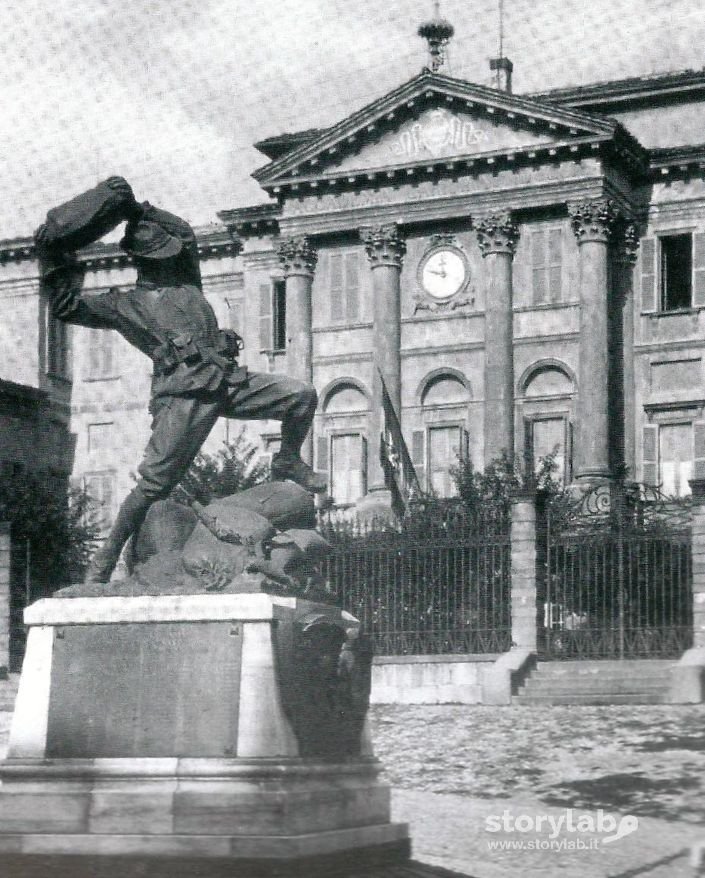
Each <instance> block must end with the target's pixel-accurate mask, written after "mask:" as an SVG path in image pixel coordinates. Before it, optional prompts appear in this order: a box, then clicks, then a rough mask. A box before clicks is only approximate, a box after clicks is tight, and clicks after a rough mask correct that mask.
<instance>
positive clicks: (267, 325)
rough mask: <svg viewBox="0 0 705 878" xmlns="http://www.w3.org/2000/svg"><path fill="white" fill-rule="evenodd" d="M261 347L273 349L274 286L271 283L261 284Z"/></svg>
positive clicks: (262, 349) (262, 348)
mask: <svg viewBox="0 0 705 878" xmlns="http://www.w3.org/2000/svg"><path fill="white" fill-rule="evenodd" d="M259 348H260V350H261V351H271V349H272V288H271V286H270V284H260V286H259Z"/></svg>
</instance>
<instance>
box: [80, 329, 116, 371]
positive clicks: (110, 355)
mask: <svg viewBox="0 0 705 878" xmlns="http://www.w3.org/2000/svg"><path fill="white" fill-rule="evenodd" d="M88 333H89V334H88V375H87V376H86V377H87V378H113V377H114V376H115V366H116V362H115V361H116V357H115V352H116V351H115V341H116V338H115V333H114V332H113V330H111V329H90V330H88Z"/></svg>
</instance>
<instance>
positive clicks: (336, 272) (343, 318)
mask: <svg viewBox="0 0 705 878" xmlns="http://www.w3.org/2000/svg"><path fill="white" fill-rule="evenodd" d="M329 264H330V322H331V323H348V324H349V323H358V322H359V321H360V256H359V254H358V253H332V254H331V256H330V263H329Z"/></svg>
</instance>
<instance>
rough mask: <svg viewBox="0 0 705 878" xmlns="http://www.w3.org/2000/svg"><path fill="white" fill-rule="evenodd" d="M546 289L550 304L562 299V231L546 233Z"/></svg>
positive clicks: (555, 230) (552, 230)
mask: <svg viewBox="0 0 705 878" xmlns="http://www.w3.org/2000/svg"><path fill="white" fill-rule="evenodd" d="M548 265H549V270H548V289H549V298H550V300H551V301H552V302H560V301H561V299H562V298H563V295H562V293H563V289H562V286H563V284H562V280H563V278H562V269H563V229H551V230H550V231H549V233H548Z"/></svg>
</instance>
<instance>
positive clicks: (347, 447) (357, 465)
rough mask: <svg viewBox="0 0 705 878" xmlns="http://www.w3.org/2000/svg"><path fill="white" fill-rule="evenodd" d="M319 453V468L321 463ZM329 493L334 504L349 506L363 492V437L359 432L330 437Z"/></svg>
mask: <svg viewBox="0 0 705 878" xmlns="http://www.w3.org/2000/svg"><path fill="white" fill-rule="evenodd" d="M320 457H321V455H320V454H319V463H318V465H319V468H320V465H321V461H320ZM329 460H330V473H329V476H330V485H329V493H330V496H331V497H332V498H333V502H334V503H335V505H336V506H351V505H352V504H353V503H356V502H357V501H358V500H359V499H360V498H361V497H362V496H364V493H365V477H366V472H365V468H366V467H365V438H364V436H362V435H361V434H360V433H342V434H337V435H333V436H331V437H330V457H329Z"/></svg>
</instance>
